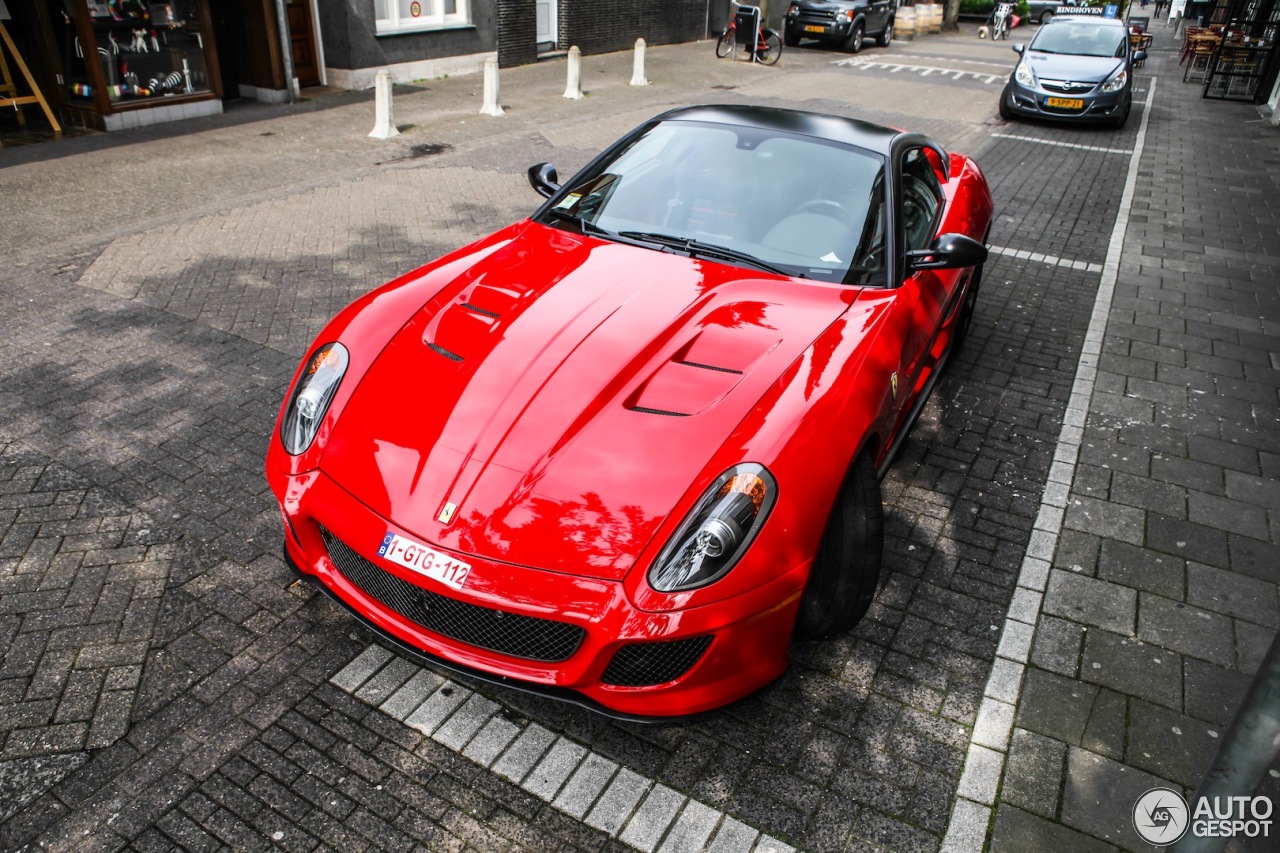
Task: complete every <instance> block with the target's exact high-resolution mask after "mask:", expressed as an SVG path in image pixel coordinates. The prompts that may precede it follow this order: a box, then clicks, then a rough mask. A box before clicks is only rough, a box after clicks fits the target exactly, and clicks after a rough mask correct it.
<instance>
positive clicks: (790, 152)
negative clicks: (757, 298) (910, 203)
mask: <svg viewBox="0 0 1280 853" xmlns="http://www.w3.org/2000/svg"><path fill="white" fill-rule="evenodd" d="M883 176H884V160H883V158H882V157H880V156H879V155H876V154H873V153H871V152H867V151H864V150H861V149H858V148H853V147H850V146H847V145H841V144H837V143H833V142H830V141H827V140H822V139H817V138H815V137H812V136H804V135H799V134H791V133H786V132H784V131H778V130H771V129H764V128H758V127H740V126H730V125H721V124H714V123H701V122H692V121H668V122H661V123H658V124H655V125H653V126H651V127H649V128H647V129H646V130H644V131H643V132H641V133H639V134H638V135H637V136H635V137H634V138H632V139H631V140H630V141H629V143H628V144H626V145H625V146H624V147H623V148H621V149H620V150H618V151H617V152H615V153H614V155H613V156H612V157H610V158H608V159H607V160H606V161H604V162H601V163H598V164H596V165H595V166H594V167H592V168H591V169H589V170H588V171H586V172H584V173H583V174H581V175H579V176H578V177H577V178H576V179H575V180H574V181H573V182H572V183H571V185H566V186H565V187H564V188H563V189H562V190H561V191H560V192H559V193H558V194H557V195H555V196H554V197H553V198H552V200H551V202H550V203H549V207H548V208H546V210H545V211H544V215H543V216H542V217H541V220H542V221H543V222H546V223H548V224H556V225H560V226H561V227H566V228H573V227H577V228H578V229H580V230H581V231H583V232H584V233H591V234H594V235H596V236H600V237H603V238H604V239H617V240H622V241H626V242H633V243H639V244H641V245H645V246H648V247H651V248H654V249H658V250H661V251H668V252H672V251H674V252H681V253H686V254H689V255H692V256H695V257H700V258H707V259H711V260H716V261H720V262H723V263H729V264H734V265H737V266H745V267H749V268H755V269H764V270H768V271H773V272H780V273H783V274H786V275H791V276H798V277H803V278H813V279H819V280H823V281H832V282H844V283H849V284H882V283H883V281H884V275H885V273H884V251H883V239H884V218H885V217H884V177H883Z"/></svg>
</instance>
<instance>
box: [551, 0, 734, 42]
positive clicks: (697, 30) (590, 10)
mask: <svg viewBox="0 0 1280 853" xmlns="http://www.w3.org/2000/svg"><path fill="white" fill-rule="evenodd" d="M708 2H709V0H561V2H560V43H561V45H562V46H563V47H569V46H571V45H575V44H576V45H577V46H578V47H579V48H580V49H581V50H582V52H583V53H607V52H609V51H613V50H625V49H627V48H629V47H631V46H632V45H634V44H635V41H636V39H637V38H643V39H644V40H645V43H646V44H672V43H675V42H684V41H694V40H696V39H700V38H704V37H705V36H706V32H707V13H708V8H709V7H708ZM710 3H711V4H712V5H716V6H718V5H721V4H722V3H723V0H710Z"/></svg>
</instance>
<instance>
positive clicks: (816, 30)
mask: <svg viewBox="0 0 1280 853" xmlns="http://www.w3.org/2000/svg"><path fill="white" fill-rule="evenodd" d="M786 29H787V36H788V37H790V38H793V39H821V40H823V41H835V40H837V39H839V40H843V39H846V38H848V37H849V33H850V32H851V31H852V30H853V22H852V21H847V20H845V19H844V18H836V19H835V20H832V19H831V18H817V17H809V16H806V15H805V14H804V13H803V12H801V13H800V14H799V15H797V16H795V17H794V18H787V19H786Z"/></svg>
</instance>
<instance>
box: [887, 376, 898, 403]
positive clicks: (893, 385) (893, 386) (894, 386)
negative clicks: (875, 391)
mask: <svg viewBox="0 0 1280 853" xmlns="http://www.w3.org/2000/svg"><path fill="white" fill-rule="evenodd" d="M889 390H890V391H892V392H893V399H895V400H896V399H898V374H897V373H896V372H895V373H894V374H893V375H892V376H890V377H889Z"/></svg>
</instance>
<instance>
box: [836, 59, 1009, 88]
mask: <svg viewBox="0 0 1280 853" xmlns="http://www.w3.org/2000/svg"><path fill="white" fill-rule="evenodd" d="M832 64H833V65H840V66H842V67H844V68H858V69H863V68H867V69H870V68H884V69H888V70H889V72H891V73H893V74H897V73H898V72H899V71H914V72H916V73H918V74H920V75H921V76H923V77H928V76H930V75H932V74H938V75H940V76H943V77H951V78H952V79H954V80H962V79H964V78H965V77H972V78H973V79H975V80H979V81H981V82H984V83H987V84H991V83H995V82H996V81H998V80H1003V79H1004V75H1003V74H979V73H978V72H977V71H962V70H960V69H958V68H938V67H935V66H932V65H907V64H906V63H900V62H877V61H875V60H871V59H837V60H836V61H835V62H833V63H832Z"/></svg>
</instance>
